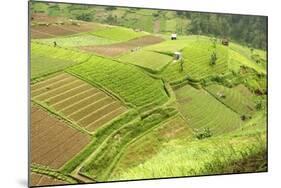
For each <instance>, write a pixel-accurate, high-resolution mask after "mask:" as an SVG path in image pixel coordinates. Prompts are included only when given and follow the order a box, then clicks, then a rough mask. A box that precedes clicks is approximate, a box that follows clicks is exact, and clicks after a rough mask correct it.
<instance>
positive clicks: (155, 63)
mask: <svg viewBox="0 0 281 188" xmlns="http://www.w3.org/2000/svg"><path fill="white" fill-rule="evenodd" d="M119 60H120V61H122V62H126V63H130V64H133V65H137V66H140V67H144V68H147V69H149V70H152V71H160V70H161V69H163V67H165V66H166V65H167V64H168V63H169V62H171V61H172V57H171V56H168V55H164V54H160V53H156V52H151V51H145V50H139V51H136V52H131V53H128V54H125V55H123V56H121V57H120V58H119Z"/></svg>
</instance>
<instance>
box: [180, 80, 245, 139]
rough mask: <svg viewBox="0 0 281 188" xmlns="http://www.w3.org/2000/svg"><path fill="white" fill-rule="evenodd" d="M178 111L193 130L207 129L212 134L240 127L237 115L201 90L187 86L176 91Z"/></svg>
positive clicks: (240, 123) (240, 122)
mask: <svg viewBox="0 0 281 188" xmlns="http://www.w3.org/2000/svg"><path fill="white" fill-rule="evenodd" d="M176 96H177V102H178V105H179V110H180V111H181V113H182V114H183V116H184V117H185V119H186V120H187V122H188V124H189V125H190V126H191V127H192V128H193V129H198V130H201V129H203V128H209V129H210V130H211V132H213V134H222V133H224V132H229V131H231V130H235V129H237V128H239V127H241V125H242V121H241V120H240V116H239V114H237V113H236V112H234V111H233V110H232V109H230V108H228V107H227V106H225V105H223V104H222V103H221V102H219V101H218V100H216V99H215V98H214V97H213V96H212V95H210V94H209V93H208V92H206V91H205V90H203V89H200V90H199V89H195V88H193V87H191V86H189V85H187V86H184V87H182V88H180V89H178V90H177V91H176Z"/></svg>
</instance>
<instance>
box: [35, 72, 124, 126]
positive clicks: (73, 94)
mask: <svg viewBox="0 0 281 188" xmlns="http://www.w3.org/2000/svg"><path fill="white" fill-rule="evenodd" d="M49 79H50V80H51V81H49V80H48V79H47V80H44V81H42V82H38V83H36V84H34V85H32V86H31V88H32V89H31V96H32V99H34V100H35V101H38V102H43V103H45V104H47V105H48V106H50V107H51V108H52V109H54V110H56V111H57V112H60V113H61V114H62V115H64V116H65V117H67V118H69V119H70V120H72V121H74V122H76V123H77V124H78V125H80V126H81V127H84V128H86V129H87V130H89V131H95V130H96V129H97V128H99V127H100V126H102V125H103V124H105V123H107V122H109V121H110V120H112V119H113V118H115V117H117V116H118V115H120V114H122V113H123V112H125V111H126V108H125V107H124V106H123V105H122V103H121V102H120V101H118V100H116V99H114V98H112V97H111V96H109V95H107V94H106V93H105V92H103V91H101V90H99V89H98V88H95V87H93V86H92V85H90V84H88V83H87V82H85V81H82V80H80V79H78V78H76V77H74V76H71V75H69V74H66V73H62V74H58V75H56V76H54V77H51V78H49Z"/></svg>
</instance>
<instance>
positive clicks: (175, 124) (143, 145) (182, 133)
mask: <svg viewBox="0 0 281 188" xmlns="http://www.w3.org/2000/svg"><path fill="white" fill-rule="evenodd" d="M192 132H193V131H192V129H191V128H190V126H188V125H186V122H185V120H184V119H183V118H182V117H180V116H179V115H177V116H175V117H172V118H170V119H169V120H168V121H166V122H164V123H162V124H161V126H159V127H157V128H156V129H154V130H152V131H151V132H150V133H148V134H146V135H145V136H143V137H142V138H140V139H139V140H137V141H136V142H134V143H133V144H131V145H130V146H129V147H128V148H127V149H126V151H125V152H124V154H123V155H122V156H121V158H120V160H119V162H118V163H117V164H116V167H115V169H114V171H113V172H112V173H111V177H110V178H113V179H114V177H116V176H119V175H121V174H122V173H124V172H126V171H127V170H128V169H129V168H132V167H134V166H137V165H140V164H142V163H144V162H145V161H146V160H149V159H151V158H152V157H153V156H155V155H156V154H157V153H158V152H159V151H161V149H162V148H163V147H165V145H166V144H167V142H169V141H173V140H176V139H180V138H188V137H192Z"/></svg>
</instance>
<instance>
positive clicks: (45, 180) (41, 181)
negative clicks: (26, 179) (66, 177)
mask: <svg viewBox="0 0 281 188" xmlns="http://www.w3.org/2000/svg"><path fill="white" fill-rule="evenodd" d="M63 184H68V183H67V182H65V181H62V180H58V179H55V178H53V177H50V176H45V175H42V174H36V173H32V174H31V186H44V185H63Z"/></svg>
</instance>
